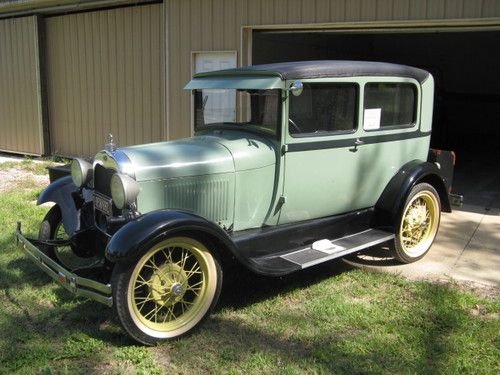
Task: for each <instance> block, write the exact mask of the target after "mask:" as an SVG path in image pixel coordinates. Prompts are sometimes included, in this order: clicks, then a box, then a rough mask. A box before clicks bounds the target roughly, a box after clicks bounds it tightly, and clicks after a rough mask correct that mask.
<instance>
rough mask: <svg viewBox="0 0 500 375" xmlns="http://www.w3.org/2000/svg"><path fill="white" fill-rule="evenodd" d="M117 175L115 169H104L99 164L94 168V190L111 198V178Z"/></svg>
mask: <svg viewBox="0 0 500 375" xmlns="http://www.w3.org/2000/svg"><path fill="white" fill-rule="evenodd" d="M115 173H116V171H115V170H114V169H110V168H104V167H103V166H102V165H100V164H97V165H96V166H95V168H94V189H95V191H97V192H99V193H101V194H104V195H105V196H107V197H111V177H113V175H114V174H115Z"/></svg>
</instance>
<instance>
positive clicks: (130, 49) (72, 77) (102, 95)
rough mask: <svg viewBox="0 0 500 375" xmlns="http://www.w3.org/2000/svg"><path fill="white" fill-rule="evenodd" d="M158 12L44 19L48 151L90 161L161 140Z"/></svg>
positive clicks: (147, 8) (129, 10)
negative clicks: (115, 149) (113, 146)
mask: <svg viewBox="0 0 500 375" xmlns="http://www.w3.org/2000/svg"><path fill="white" fill-rule="evenodd" d="M162 6H163V5H162V4H152V5H144V6H134V7H126V8H116V9H108V10H102V11H93V12H85V13H76V14H70V15H62V16H55V17H49V18H47V19H46V38H47V50H46V55H47V60H46V63H47V90H48V103H49V104H48V115H49V122H50V136H51V150H52V153H54V154H58V155H82V156H92V155H94V154H95V153H96V152H97V151H98V150H100V149H102V148H103V146H104V143H105V141H106V139H107V136H108V133H112V134H113V135H114V137H115V141H117V143H118V145H119V146H125V145H131V144H138V143H147V142H153V141H159V140H161V139H162V138H163V132H164V109H165V104H164V75H165V74H164V70H165V68H164V52H163V51H164V48H163V46H164V29H163V13H162Z"/></svg>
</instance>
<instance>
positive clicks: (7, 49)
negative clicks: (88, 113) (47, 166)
mask: <svg viewBox="0 0 500 375" xmlns="http://www.w3.org/2000/svg"><path fill="white" fill-rule="evenodd" d="M36 23H37V20H36V17H24V18H13V19H7V20H0V150H2V151H9V152H19V153H22V154H35V155H40V154H42V153H43V151H44V150H43V149H42V144H41V111H40V108H41V106H40V98H39V95H38V94H39V87H38V63H37V54H38V46H37V32H36Z"/></svg>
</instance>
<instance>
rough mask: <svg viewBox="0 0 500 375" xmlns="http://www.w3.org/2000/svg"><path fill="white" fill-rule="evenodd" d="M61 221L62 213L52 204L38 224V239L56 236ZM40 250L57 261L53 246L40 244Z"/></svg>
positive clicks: (52, 238) (54, 237)
mask: <svg viewBox="0 0 500 375" xmlns="http://www.w3.org/2000/svg"><path fill="white" fill-rule="evenodd" d="M61 223H62V214H61V209H60V208H59V206H57V205H55V206H52V207H51V208H50V210H49V212H47V214H46V215H45V217H44V218H43V221H42V224H41V225H40V231H39V233H38V239H39V240H41V241H46V240H54V239H56V236H57V231H58V229H59V227H60V226H61ZM39 248H40V250H42V251H43V252H44V253H45V254H46V255H48V256H49V257H50V258H52V259H54V260H55V261H57V262H59V260H58V259H57V256H56V252H55V248H54V246H46V245H41V246H40V247H39Z"/></svg>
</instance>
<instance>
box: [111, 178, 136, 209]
mask: <svg viewBox="0 0 500 375" xmlns="http://www.w3.org/2000/svg"><path fill="white" fill-rule="evenodd" d="M139 190H140V188H139V184H138V183H137V181H136V180H134V179H133V178H132V177H130V176H127V175H125V174H121V173H115V174H114V175H113V177H111V197H112V198H113V202H114V204H115V206H116V207H117V208H118V209H120V210H121V209H123V208H124V207H125V206H127V205H129V204H132V203H134V202H135V199H136V198H137V195H139Z"/></svg>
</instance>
